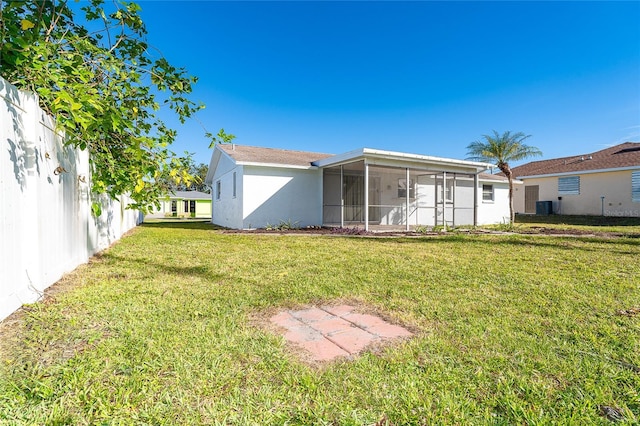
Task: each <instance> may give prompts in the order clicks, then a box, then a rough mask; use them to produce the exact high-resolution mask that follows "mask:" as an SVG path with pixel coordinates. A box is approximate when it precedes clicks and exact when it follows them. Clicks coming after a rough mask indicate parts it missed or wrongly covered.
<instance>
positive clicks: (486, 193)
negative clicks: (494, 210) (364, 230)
mask: <svg viewBox="0 0 640 426" xmlns="http://www.w3.org/2000/svg"><path fill="white" fill-rule="evenodd" d="M482 201H493V185H482Z"/></svg>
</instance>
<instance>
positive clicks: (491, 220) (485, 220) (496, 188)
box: [478, 180, 524, 225]
mask: <svg viewBox="0 0 640 426" xmlns="http://www.w3.org/2000/svg"><path fill="white" fill-rule="evenodd" d="M478 183H479V187H478V225H493V224H499V223H509V220H510V218H509V183H508V182H497V181H482V180H480V181H479V182H478ZM483 184H484V185H493V201H484V200H483V199H482V185H483ZM513 186H514V193H518V192H523V190H522V187H523V185H522V184H520V183H516V182H514V185H513ZM523 205H524V201H523Z"/></svg>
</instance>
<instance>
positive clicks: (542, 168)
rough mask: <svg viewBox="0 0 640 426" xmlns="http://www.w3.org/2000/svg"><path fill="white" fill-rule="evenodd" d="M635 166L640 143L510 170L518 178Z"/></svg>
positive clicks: (532, 163)
mask: <svg viewBox="0 0 640 426" xmlns="http://www.w3.org/2000/svg"><path fill="white" fill-rule="evenodd" d="M635 166H637V167H640V142H625V143H623V144H620V145H616V146H612V147H611V148H607V149H603V150H601V151H596V152H592V153H591V154H581V155H576V156H573V157H563V158H554V159H551V160H542V161H533V162H531V163H527V164H523V165H522V166H518V167H514V168H513V169H512V170H513V174H514V176H515V177H516V178H519V177H522V176H539V175H555V174H560V173H574V172H575V173H579V172H585V171H591V170H606V169H618V168H625V167H635Z"/></svg>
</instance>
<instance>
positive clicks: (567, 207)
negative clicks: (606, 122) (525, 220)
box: [513, 142, 640, 217]
mask: <svg viewBox="0 0 640 426" xmlns="http://www.w3.org/2000/svg"><path fill="white" fill-rule="evenodd" d="M513 174H514V177H515V178H517V179H519V180H521V181H522V182H523V185H521V186H520V187H518V188H517V189H516V190H515V192H514V208H515V211H516V213H525V214H535V213H538V214H566V215H602V216H620V217H640V143H639V142H626V143H623V144H620V145H616V146H613V147H611V148H607V149H603V150H601V151H597V152H593V153H590V154H581V155H577V156H573V157H564V158H554V159H552V160H542V161H534V162H531V163H528V164H524V165H522V166H518V167H514V168H513Z"/></svg>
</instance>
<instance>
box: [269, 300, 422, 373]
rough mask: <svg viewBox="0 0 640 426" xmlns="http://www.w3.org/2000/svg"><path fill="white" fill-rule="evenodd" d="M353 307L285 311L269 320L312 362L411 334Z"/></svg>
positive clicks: (350, 353) (347, 353)
mask: <svg viewBox="0 0 640 426" xmlns="http://www.w3.org/2000/svg"><path fill="white" fill-rule="evenodd" d="M354 309H355V308H354V307H353V306H349V305H341V306H331V307H320V308H309V309H303V310H299V311H285V312H280V313H279V314H277V315H274V316H273V317H271V322H272V323H274V324H276V325H278V326H280V327H282V328H284V329H286V330H287V332H286V333H285V335H284V337H285V338H286V339H287V340H288V341H289V342H291V343H294V344H296V345H298V346H300V347H302V348H304V349H305V350H307V351H309V352H310V353H311V355H312V357H313V359H314V360H315V361H329V360H332V359H334V358H337V357H341V356H349V355H355V354H357V353H359V352H360V351H362V350H363V349H364V348H366V347H367V346H368V345H370V344H371V343H373V342H378V341H386V340H390V339H395V338H398V337H408V336H411V333H410V332H409V331H408V330H406V329H405V328H403V327H400V326H397V325H393V324H389V323H388V322H386V321H384V320H383V319H382V318H379V317H376V316H373V315H365V314H358V313H354V312H353V310H354Z"/></svg>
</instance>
